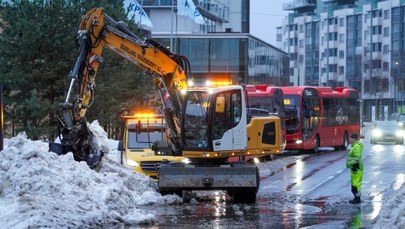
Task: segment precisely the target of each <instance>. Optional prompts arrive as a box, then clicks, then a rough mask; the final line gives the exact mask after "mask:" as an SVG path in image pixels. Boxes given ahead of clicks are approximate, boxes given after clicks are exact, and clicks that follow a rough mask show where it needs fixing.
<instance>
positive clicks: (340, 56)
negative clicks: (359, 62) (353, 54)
mask: <svg viewBox="0 0 405 229" xmlns="http://www.w3.org/2000/svg"><path fill="white" fill-rule="evenodd" d="M343 58H345V51H343V50H339V59H343Z"/></svg>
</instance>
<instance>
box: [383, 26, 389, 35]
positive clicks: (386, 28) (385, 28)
mask: <svg viewBox="0 0 405 229" xmlns="http://www.w3.org/2000/svg"><path fill="white" fill-rule="evenodd" d="M383 35H384V37H388V36H389V35H390V28H389V27H384V34H383Z"/></svg>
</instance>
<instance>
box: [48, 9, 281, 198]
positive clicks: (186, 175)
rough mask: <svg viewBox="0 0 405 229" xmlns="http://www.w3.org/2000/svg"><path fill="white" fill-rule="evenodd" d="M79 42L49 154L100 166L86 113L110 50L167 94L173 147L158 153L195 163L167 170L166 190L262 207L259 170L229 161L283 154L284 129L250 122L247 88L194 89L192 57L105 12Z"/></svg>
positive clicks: (81, 32) (86, 20)
mask: <svg viewBox="0 0 405 229" xmlns="http://www.w3.org/2000/svg"><path fill="white" fill-rule="evenodd" d="M77 41H78V43H79V44H80V48H79V53H78V56H77V59H76V61H75V63H74V66H73V68H72V70H71V73H70V78H71V82H70V86H69V88H68V91H67V95H66V98H65V101H64V102H63V103H61V104H60V105H59V109H58V110H59V113H58V120H59V131H60V134H59V136H60V143H56V142H53V143H50V151H53V152H56V153H57V154H66V153H68V152H72V153H73V155H74V158H75V160H78V161H86V162H87V164H88V165H89V166H90V168H93V169H95V168H97V167H98V166H100V161H101V159H102V157H103V152H102V151H100V150H98V149H96V148H94V147H93V146H92V138H93V135H92V133H91V131H90V130H89V128H88V123H87V120H86V111H87V109H88V108H89V107H90V105H91V103H92V101H93V99H94V85H95V80H96V73H97V71H98V68H99V65H100V63H101V62H102V61H103V57H102V52H103V49H104V48H109V49H111V50H112V51H113V52H115V53H117V54H119V55H120V56H122V57H123V58H125V59H127V60H129V61H131V62H132V63H134V64H135V65H137V66H139V67H141V68H142V69H143V70H144V71H145V73H148V75H149V76H150V78H151V80H153V83H154V85H155V86H156V89H157V90H158V91H159V92H160V96H161V101H162V104H163V108H162V110H163V116H164V119H165V123H166V129H167V137H166V138H165V139H167V140H165V141H156V142H155V143H154V144H153V145H152V150H153V151H154V152H155V153H156V154H158V155H162V154H169V155H172V156H183V157H185V158H187V159H188V160H186V161H187V163H184V162H177V163H172V162H171V163H166V164H161V165H160V168H159V180H158V188H159V191H160V192H161V193H162V194H169V193H176V194H181V193H182V192H183V191H190V190H226V191H227V192H228V194H229V196H231V197H232V198H233V201H234V202H254V201H255V200H256V193H257V190H258V188H259V172H258V168H257V166H256V165H255V164H250V163H245V162H243V161H242V160H241V161H240V162H234V163H228V162H227V159H228V158H229V157H241V158H242V157H244V156H247V155H250V156H253V155H270V154H275V153H280V152H281V150H282V134H281V123H280V119H279V118H278V117H275V116H269V117H255V116H252V117H250V116H251V115H250V112H249V109H248V106H247V98H246V96H247V93H246V91H245V90H244V87H243V86H242V85H226V86H210V85H200V86H198V85H197V86H195V85H194V86H191V85H188V82H187V76H188V74H189V70H190V64H189V62H188V59H187V58H186V57H184V56H181V55H178V54H174V53H171V52H170V51H169V50H167V49H166V48H165V47H163V46H162V45H160V44H159V43H158V42H156V41H154V40H151V39H147V40H142V39H140V38H139V37H138V36H136V35H135V34H134V33H132V32H131V31H130V30H129V29H128V27H127V26H126V25H125V23H123V22H117V21H115V20H114V19H113V18H111V17H110V16H108V15H107V14H106V13H105V12H104V9H103V8H93V9H91V10H89V11H88V12H87V13H86V14H85V15H84V16H82V18H81V22H80V26H79V29H78V33H77ZM248 120H249V121H248ZM183 161H184V160H183Z"/></svg>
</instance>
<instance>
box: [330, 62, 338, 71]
mask: <svg viewBox="0 0 405 229" xmlns="http://www.w3.org/2000/svg"><path fill="white" fill-rule="evenodd" d="M328 66H329V69H328V72H337V71H338V66H337V64H329V65H328Z"/></svg>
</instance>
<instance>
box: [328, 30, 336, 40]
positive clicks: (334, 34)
mask: <svg viewBox="0 0 405 229" xmlns="http://www.w3.org/2000/svg"><path fill="white" fill-rule="evenodd" d="M337 37H338V33H337V32H333V33H329V41H337Z"/></svg>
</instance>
